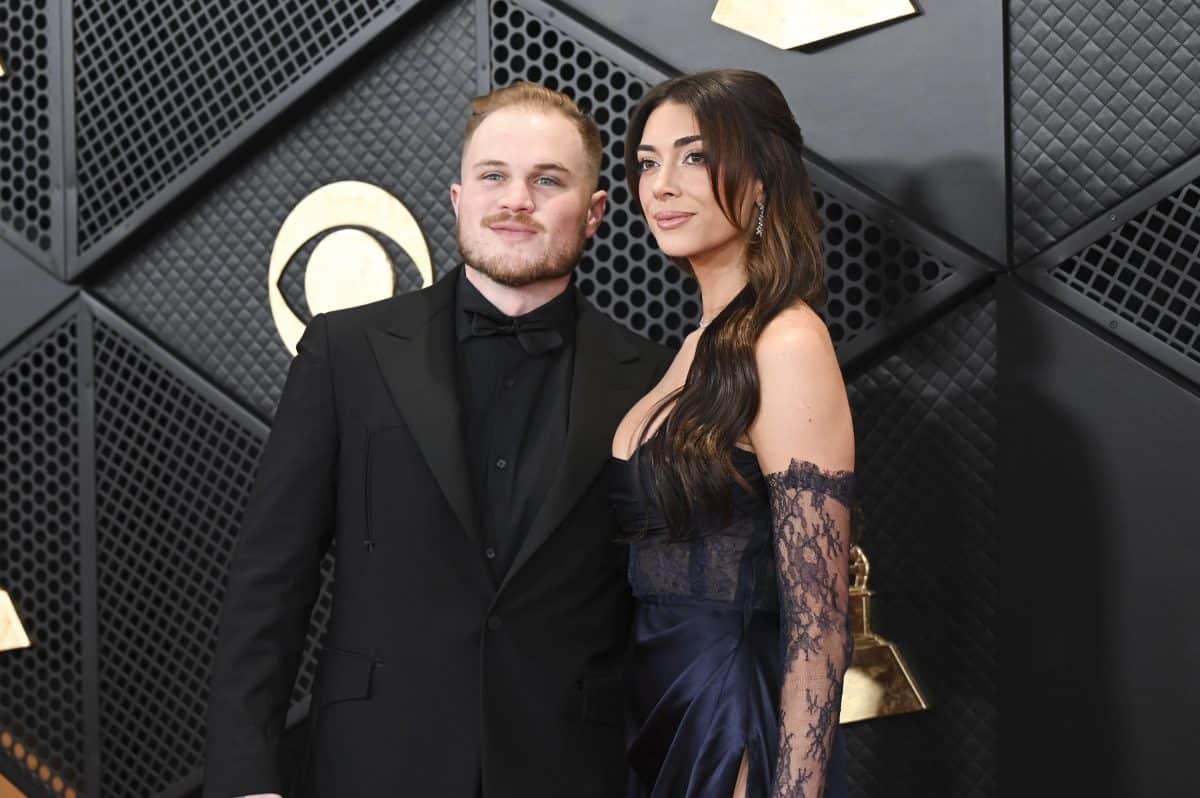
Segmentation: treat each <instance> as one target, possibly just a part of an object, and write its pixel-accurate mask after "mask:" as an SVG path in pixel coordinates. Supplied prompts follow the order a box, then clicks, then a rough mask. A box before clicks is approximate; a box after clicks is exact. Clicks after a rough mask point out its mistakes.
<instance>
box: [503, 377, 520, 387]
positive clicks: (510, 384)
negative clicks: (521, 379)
mask: <svg viewBox="0 0 1200 798" xmlns="http://www.w3.org/2000/svg"><path fill="white" fill-rule="evenodd" d="M516 384H517V381H516V380H514V379H513V378H512V377H505V378H504V387H505V388H511V387H513V386H514V385H516Z"/></svg>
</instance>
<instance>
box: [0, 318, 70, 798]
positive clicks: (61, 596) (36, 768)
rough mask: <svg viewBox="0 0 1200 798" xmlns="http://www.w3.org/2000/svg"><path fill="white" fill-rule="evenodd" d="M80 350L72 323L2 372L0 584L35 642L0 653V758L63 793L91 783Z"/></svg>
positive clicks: (42, 339)
mask: <svg viewBox="0 0 1200 798" xmlns="http://www.w3.org/2000/svg"><path fill="white" fill-rule="evenodd" d="M76 351H77V345H76V325H75V322H74V321H69V322H67V323H65V324H62V325H61V326H59V327H57V328H55V329H52V330H50V331H49V332H48V333H47V334H45V335H44V336H42V337H41V338H40V339H38V340H37V342H36V343H34V344H33V345H32V346H31V348H30V349H29V350H28V351H27V352H26V353H25V354H24V355H22V356H21V357H20V358H18V359H17V360H16V361H14V362H13V363H12V364H11V365H9V366H8V367H7V368H6V369H5V370H4V371H3V372H0V530H2V534H3V536H4V549H3V551H4V556H3V557H2V558H0V587H3V588H4V589H5V590H7V591H8V592H9V594H10V595H11V596H12V599H13V601H14V602H15V603H16V606H17V609H18V612H20V614H21V618H22V620H23V621H24V625H25V627H26V630H27V632H28V633H29V637H30V639H31V641H32V642H33V644H34V645H33V647H32V648H29V649H24V650H19V651H11V652H7V653H5V654H3V655H0V656H2V657H3V661H2V664H0V696H2V699H0V732H3V734H4V735H5V739H6V740H7V743H6V744H5V745H3V746H0V756H5V755H7V756H8V757H10V758H12V759H14V760H17V761H19V762H20V763H21V764H22V765H23V766H24V767H25V768H26V769H28V770H30V772H31V775H32V776H33V777H34V778H35V779H36V780H38V781H41V782H42V783H45V784H46V785H47V786H48V787H49V788H50V789H51V790H53V786H54V785H53V780H54V779H58V780H59V781H58V782H57V783H58V785H59V787H60V789H59V790H58V791H57V792H62V790H64V789H66V788H67V787H70V788H71V789H74V790H77V791H80V792H82V791H83V788H84V786H85V785H84V783H83V770H84V750H83V749H84V744H83V706H82V695H83V665H82V651H81V646H82V630H81V628H80V613H81V607H80V606H79V595H80V590H81V587H80V554H79V476H78V472H79V461H78V447H79V437H78V425H79V417H78V406H79V405H78V403H79V398H78V396H79V394H78V390H79V389H78V379H77V372H76V369H77V359H76ZM18 746H19V750H20V751H21V752H22V755H21V756H17V751H18ZM30 757H32V760H31V759H30ZM31 761H32V762H34V763H36V764H34V765H33V766H32V767H31V766H30V762H31ZM43 767H44V768H45V769H44V770H43Z"/></svg>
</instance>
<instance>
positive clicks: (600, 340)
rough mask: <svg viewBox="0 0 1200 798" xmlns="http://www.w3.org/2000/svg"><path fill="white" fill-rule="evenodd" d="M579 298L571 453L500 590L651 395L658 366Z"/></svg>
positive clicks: (560, 466)
mask: <svg viewBox="0 0 1200 798" xmlns="http://www.w3.org/2000/svg"><path fill="white" fill-rule="evenodd" d="M575 299H576V303H577V307H578V308H579V318H578V322H577V325H576V338H575V363H574V365H573V367H572V376H571V403H570V407H569V408H568V411H567V413H568V415H567V445H566V450H565V452H564V454H563V459H562V460H561V461H560V462H559V464H558V477H557V478H556V479H555V480H554V481H553V482H552V483H551V485H550V489H549V491H548V492H547V494H546V498H545V500H544V501H543V502H542V506H541V508H539V510H538V512H537V514H536V515H535V516H534V519H533V523H532V524H531V525H530V528H529V530H528V532H527V533H526V535H525V538H524V540H523V541H522V543H521V547H520V548H519V549H518V551H517V554H516V556H515V558H514V559H513V563H512V566H510V567H509V569H508V573H507V574H505V577H504V581H503V582H502V583H501V584H500V591H503V590H504V587H505V585H507V584H508V583H509V582H510V581H511V580H512V577H513V574H515V573H516V572H517V571H518V570H520V568H521V567H522V566H523V565H524V564H525V563H526V562H528V561H529V558H530V557H532V556H533V554H534V552H535V551H537V549H538V548H539V547H540V546H541V545H542V544H543V543H545V542H546V540H547V539H548V538H549V537H550V536H551V534H552V533H553V532H554V530H555V529H556V528H557V527H558V525H559V524H560V522H561V521H562V519H563V517H564V516H565V515H566V514H567V513H568V512H569V511H570V510H571V508H572V507H573V506H574V505H575V503H576V502H577V501H578V500H579V497H580V495H581V494H582V493H583V491H584V490H585V489H587V487H588V486H589V485H591V483H592V481H593V480H594V479H595V477H596V474H597V472H599V470H600V468H601V467H602V466H603V465H604V463H605V461H607V460H608V458H609V456H610V455H611V453H612V436H613V433H614V432H615V431H616V428H617V424H618V423H619V422H620V420H621V417H622V416H623V415H624V414H625V412H626V411H627V410H628V409H629V408H630V407H632V406H633V404H634V402H636V401H637V400H638V399H639V398H640V397H641V395H642V394H643V393H644V392H645V391H646V390H647V384H646V383H647V382H648V380H649V378H650V370H651V368H652V366H653V364H650V363H647V362H646V361H644V360H642V359H641V358H640V356H639V355H638V353H637V350H636V349H634V348H633V347H632V346H630V345H629V344H628V343H627V342H625V341H624V340H623V339H622V338H621V337H620V336H614V335H613V331H612V327H611V324H610V323H608V322H607V320H606V319H604V317H602V316H601V315H600V312H599V311H597V310H595V309H594V308H593V307H592V306H591V304H589V303H588V301H587V300H586V299H584V297H583V295H582V294H579V293H577V294H576V296H575Z"/></svg>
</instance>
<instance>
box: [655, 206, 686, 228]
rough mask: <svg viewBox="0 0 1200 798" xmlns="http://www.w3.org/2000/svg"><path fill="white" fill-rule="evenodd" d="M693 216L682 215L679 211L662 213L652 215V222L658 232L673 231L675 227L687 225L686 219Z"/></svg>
mask: <svg viewBox="0 0 1200 798" xmlns="http://www.w3.org/2000/svg"><path fill="white" fill-rule="evenodd" d="M693 216H695V214H693V213H682V212H680V211H662V212H661V213H656V214H654V222H655V224H657V225H658V228H659V229H660V230H674V229H675V228H676V227H681V226H683V225H685V224H687V221H688V219H691V218H692V217H693Z"/></svg>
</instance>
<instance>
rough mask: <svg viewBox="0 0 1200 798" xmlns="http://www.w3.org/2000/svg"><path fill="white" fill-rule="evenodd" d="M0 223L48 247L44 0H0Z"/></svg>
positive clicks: (46, 82) (34, 242)
mask: <svg viewBox="0 0 1200 798" xmlns="http://www.w3.org/2000/svg"><path fill="white" fill-rule="evenodd" d="M0 32H3V37H2V38H0V47H4V48H13V49H5V50H2V51H0V56H3V57H4V63H5V65H6V66H7V67H8V70H9V73H10V74H9V75H8V77H6V78H5V79H3V80H0V108H3V109H4V110H5V117H4V118H5V121H4V123H3V124H0V223H3V224H4V225H6V226H7V227H9V228H11V229H12V230H13V231H15V232H16V233H17V234H19V235H20V236H21V237H22V238H24V239H26V240H27V241H29V242H30V243H31V244H33V245H35V246H36V247H38V248H39V249H41V250H44V251H46V250H49V249H50V246H51V235H50V231H51V227H52V219H51V216H50V204H51V202H50V190H51V181H50V156H49V152H50V136H49V130H50V115H49V107H50V102H49V97H48V95H47V91H48V88H49V79H48V78H47V75H46V71H47V69H48V68H49V62H48V60H47V58H46V52H45V51H46V47H47V45H48V39H47V19H46V3H45V0H38V1H37V2H28V1H26V2H18V1H17V0H0Z"/></svg>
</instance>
